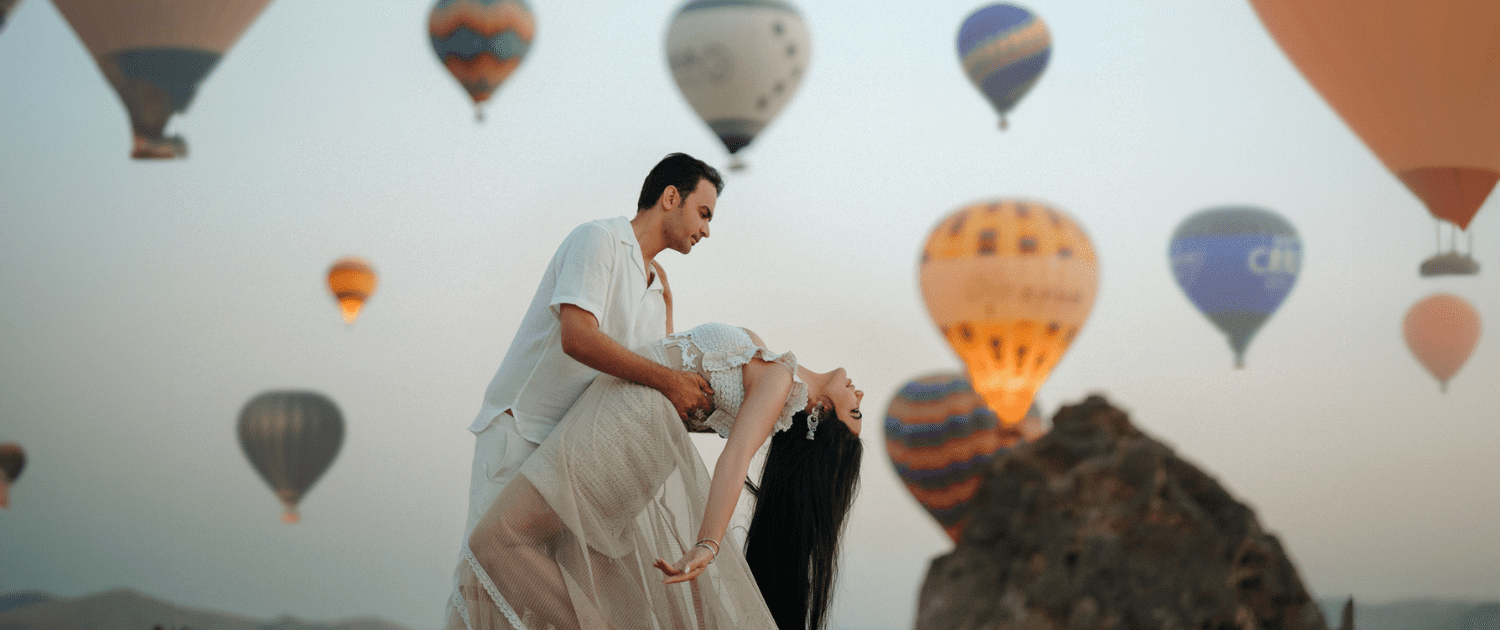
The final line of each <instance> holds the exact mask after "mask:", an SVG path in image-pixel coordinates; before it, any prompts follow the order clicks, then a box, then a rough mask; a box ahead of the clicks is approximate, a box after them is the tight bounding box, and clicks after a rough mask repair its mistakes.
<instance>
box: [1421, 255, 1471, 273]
mask: <svg viewBox="0 0 1500 630" xmlns="http://www.w3.org/2000/svg"><path fill="white" fill-rule="evenodd" d="M1417 272H1418V273H1419V274H1421V276H1422V277H1423V278H1431V277H1433V276H1475V275H1479V261H1477V260H1474V258H1473V257H1471V256H1467V255H1464V254H1460V253H1458V252H1448V253H1446V254H1437V255H1434V256H1433V257H1431V258H1428V259H1427V260H1424V261H1422V266H1421V267H1418V268H1417Z"/></svg>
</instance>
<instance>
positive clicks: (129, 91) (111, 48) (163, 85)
mask: <svg viewBox="0 0 1500 630" xmlns="http://www.w3.org/2000/svg"><path fill="white" fill-rule="evenodd" d="M53 2H54V3H56V4H57V8H58V10H59V11H61V12H62V14H63V17H65V18H67V20H68V24H71V25H72V26H73V30H74V31H75V32H77V33H78V37H79V39H82V40H83V44H84V45H85V46H87V47H88V49H89V52H90V53H92V54H93V55H94V61H95V62H96V63H98V64H99V69H100V70H102V71H103V72H104V77H105V78H106V79H108V80H109V83H110V85H112V86H114V88H115V91H116V92H118V93H119V94H120V100H122V101H124V102H125V109H126V111H128V112H129V114H130V127H131V129H132V130H133V132H134V138H135V140H134V144H133V146H132V148H131V151H130V157H133V158H136V159H148V158H176V157H184V156H186V155H187V143H186V141H184V140H183V139H182V138H181V137H179V136H171V137H168V136H167V135H166V134H165V131H166V127H167V120H168V119H169V118H170V117H171V116H172V115H173V114H179V113H182V112H184V111H187V108H188V105H189V104H190V103H192V101H193V96H194V95H195V94H197V93H198V86H199V85H200V84H202V83H203V80H204V78H206V77H207V76H208V73H209V72H211V71H213V69H214V66H215V65H218V63H219V60H220V59H221V58H223V56H224V54H225V53H227V52H228V51H229V47H230V46H232V45H233V44H234V42H235V40H237V39H239V37H240V34H241V33H243V32H244V31H245V29H246V28H249V26H250V23H251V22H253V21H254V20H255V17H256V16H258V15H260V12H261V10H262V9H264V8H265V7H266V5H267V4H269V3H270V0H53Z"/></svg>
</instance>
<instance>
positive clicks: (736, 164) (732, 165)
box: [729, 154, 749, 173]
mask: <svg viewBox="0 0 1500 630" xmlns="http://www.w3.org/2000/svg"><path fill="white" fill-rule="evenodd" d="M746 166H749V164H746V163H745V161H744V160H742V159H740V156H738V155H733V154H731V155H730V156H729V170H731V171H734V172H736V173H739V172H741V171H744V170H745V167H746Z"/></svg>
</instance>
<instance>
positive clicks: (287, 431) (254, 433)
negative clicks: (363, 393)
mask: <svg viewBox="0 0 1500 630" xmlns="http://www.w3.org/2000/svg"><path fill="white" fill-rule="evenodd" d="M239 436H240V448H241V449H242V450H243V451H244V452H245V457H246V458H247V459H249V460H250V464H251V465H252V466H254V467H255V471H256V472H258V473H260V477H261V479H264V480H265V481H266V483H267V484H268V485H270V486H271V490H272V491H274V492H275V493H276V498H278V499H280V500H281V503H282V505H283V506H284V507H285V508H286V511H285V513H284V514H283V515H282V518H281V520H282V521H283V522H287V523H295V522H297V521H298V520H299V517H298V515H297V503H298V502H300V501H301V500H302V497H303V495H305V494H306V493H307V490H308V489H309V488H311V487H312V485H313V484H314V483H316V482H317V481H318V478H319V477H322V476H323V473H324V472H326V471H327V470H328V466H329V465H330V464H332V463H333V458H334V456H336V455H338V452H339V447H340V446H341V445H343V443H344V418H343V416H342V415H341V414H340V413H339V409H338V407H336V406H334V404H333V401H331V400H329V399H328V398H326V397H324V396H323V395H322V394H318V393H316V392H301V391H270V392H265V393H262V394H260V395H258V396H256V397H255V398H252V399H250V402H247V403H245V408H244V409H243V410H241V411H240V421H239Z"/></svg>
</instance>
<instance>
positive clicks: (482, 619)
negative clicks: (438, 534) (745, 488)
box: [448, 324, 807, 630]
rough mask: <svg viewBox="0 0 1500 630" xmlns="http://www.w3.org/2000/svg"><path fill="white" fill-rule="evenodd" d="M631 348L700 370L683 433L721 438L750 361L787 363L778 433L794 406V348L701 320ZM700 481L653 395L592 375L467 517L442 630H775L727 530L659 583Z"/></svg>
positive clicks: (799, 395) (696, 503)
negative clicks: (701, 566) (704, 411)
mask: <svg viewBox="0 0 1500 630" xmlns="http://www.w3.org/2000/svg"><path fill="white" fill-rule="evenodd" d="M637 352H638V353H640V354H642V355H644V356H646V357H647V358H650V359H651V360H653V361H656V362H657V363H660V364H662V365H665V366H667V367H670V368H673V369H688V370H696V371H697V372H699V373H700V374H702V375H703V376H704V377H705V378H706V379H708V381H709V383H710V384H711V385H712V386H713V389H714V405H715V410H714V412H713V413H712V414H711V415H709V416H708V418H707V419H706V420H705V421H703V422H702V423H696V422H695V423H693V424H694V426H693V427H692V429H694V430H713V431H716V432H717V433H718V434H719V435H721V436H725V437H727V436H728V435H729V432H730V431H731V430H733V427H734V419H735V416H736V415H737V414H738V413H739V409H740V405H741V403H742V402H743V401H744V397H745V387H744V379H743V370H742V367H743V366H744V365H745V364H747V363H749V362H750V360H751V359H753V358H757V357H758V358H760V359H763V360H766V361H772V362H775V363H780V364H782V365H785V366H786V367H787V368H788V369H790V370H791V372H792V381H793V382H792V391H791V394H790V395H789V396H788V397H787V401H786V405H785V406H784V407H783V409H782V413H781V416H780V417H779V418H778V419H777V422H776V430H777V431H782V430H785V429H786V428H788V427H790V426H791V422H792V414H793V413H795V412H797V411H800V410H802V409H803V408H804V407H806V406H807V386H806V385H805V384H804V383H803V382H802V381H801V379H799V378H797V376H796V375H797V359H796V357H795V356H793V355H792V354H791V353H789V352H787V353H781V354H775V353H772V352H770V351H768V350H767V349H765V348H764V347H761V346H758V345H756V344H755V343H754V341H753V340H752V339H751V337H750V335H749V334H748V333H747V332H746V331H745V330H744V329H742V328H738V327H734V326H728V325H725V324H705V325H703V326H699V327H697V328H694V329H692V330H689V331H686V332H682V333H678V334H675V335H670V336H668V337H667V338H666V339H663V340H661V341H660V342H658V343H656V344H653V345H650V346H647V347H646V348H642V349H639V350H637ZM708 490H709V474H708V469H707V468H706V467H705V466H704V464H703V460H702V458H701V457H699V455H698V450H697V448H695V447H694V446H693V443H692V440H691V439H690V438H689V436H688V427H684V426H683V423H682V420H681V419H680V418H679V417H678V415H677V412H676V410H675V409H674V408H673V407H672V404H671V403H670V402H669V401H668V400H667V399H666V397H665V396H662V395H661V394H660V393H659V392H657V391H656V390H654V389H651V388H649V387H645V386H643V385H637V384H635V383H631V382H629V381H625V380H621V379H618V378H615V377H612V376H608V375H601V376H600V377H599V378H598V379H596V380H595V381H594V383H593V384H592V385H590V386H589V388H588V390H586V391H585V392H584V394H583V396H582V397H581V398H579V400H578V402H577V403H575V404H574V405H573V408H572V409H571V410H569V411H568V413H567V415H565V416H564V417H563V419H562V421H561V422H559V423H558V425H557V429H556V430H554V431H553V432H552V434H551V435H550V436H548V437H547V440H546V441H545V442H543V443H542V445H541V447H540V448H539V449H537V452H536V453H535V454H533V455H532V456H531V458H530V459H528V460H526V463H525V464H524V465H523V466H522V467H521V470H520V472H519V473H518V474H517V475H516V477H515V479H514V480H512V481H511V483H510V485H508V486H506V488H505V490H504V492H502V493H501V494H500V496H499V497H498V498H497V499H495V503H494V504H492V505H491V506H490V509H489V511H487V512H486V513H485V515H484V516H483V517H482V518H481V519H480V521H479V523H478V524H477V525H476V526H475V528H474V533H473V535H472V536H471V537H470V538H469V540H468V541H467V545H466V546H465V548H464V549H463V553H462V559H461V560H460V567H459V580H458V581H459V583H458V588H457V592H455V593H454V594H453V600H452V603H451V606H450V610H449V615H448V628H449V629H450V630H491V629H515V630H520V629H522V628H524V629H527V630H542V629H546V628H559V629H571V628H590V629H593V628H598V629H600V630H603V629H612V630H626V629H636V628H640V629H647V628H650V629H656V628H703V629H715V628H722V629H725V630H728V629H731V628H734V629H739V628H749V629H764V630H775V628H776V624H775V622H774V621H773V620H772V618H771V614H770V611H769V610H767V608H766V604H765V602H764V600H762V598H761V595H760V590H759V589H758V588H757V587H756V584H755V579H754V577H753V576H752V575H751V573H750V568H749V566H748V565H747V564H746V563H745V557H744V554H743V548H742V547H741V544H740V543H739V542H738V541H737V540H734V537H733V534H732V533H730V534H726V536H725V539H724V541H722V544H721V550H720V552H719V554H718V557H717V558H716V559H715V561H714V563H713V564H710V565H709V566H708V569H707V570H706V571H704V573H703V574H702V575H701V576H699V577H698V578H697V579H696V580H692V581H689V582H687V583H682V584H672V585H664V584H662V583H661V581H662V579H663V577H664V576H663V575H662V573H661V572H660V571H658V570H657V569H656V568H654V567H653V566H651V565H652V562H654V561H655V560H656V559H657V558H663V559H666V560H667V561H668V562H676V561H677V559H679V558H681V557H682V555H683V554H684V552H685V551H686V550H688V549H691V548H692V546H693V544H694V543H695V542H696V541H697V534H698V528H699V525H700V523H701V522H702V520H703V510H704V506H705V504H706V503H707V499H708Z"/></svg>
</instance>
